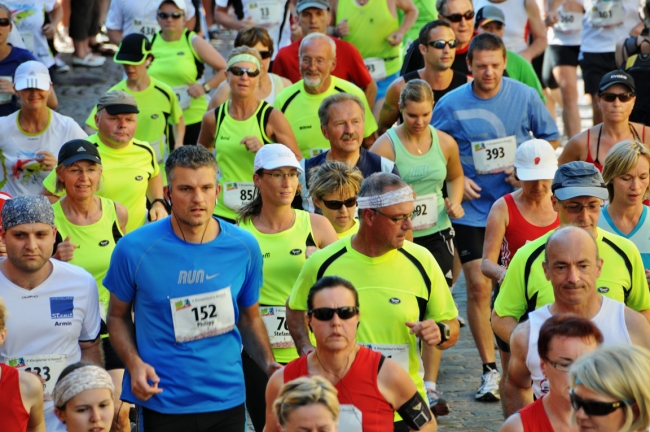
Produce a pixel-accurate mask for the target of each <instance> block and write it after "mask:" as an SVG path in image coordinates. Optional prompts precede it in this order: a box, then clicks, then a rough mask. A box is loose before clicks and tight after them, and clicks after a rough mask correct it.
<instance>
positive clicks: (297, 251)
mask: <svg viewBox="0 0 650 432" xmlns="http://www.w3.org/2000/svg"><path fill="white" fill-rule="evenodd" d="M289 253H290V254H291V255H300V254H301V253H302V249H293V250H291V252H289Z"/></svg>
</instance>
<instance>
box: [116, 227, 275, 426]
mask: <svg viewBox="0 0 650 432" xmlns="http://www.w3.org/2000/svg"><path fill="white" fill-rule="evenodd" d="M217 221H218V223H219V226H220V227H221V232H220V233H219V235H218V236H217V238H216V239H214V240H213V241H211V242H209V243H205V244H192V243H186V242H184V241H183V240H182V239H180V238H178V236H177V235H176V234H175V233H174V232H173V230H172V228H171V223H170V218H169V217H167V218H165V219H163V220H161V221H159V222H155V223H152V224H149V225H146V226H144V227H142V228H139V229H137V230H136V231H133V232H132V233H129V234H128V235H126V236H124V237H123V238H122V239H121V240H120V241H119V242H118V243H117V246H116V247H115V250H114V251H113V256H112V257H111V264H110V267H109V269H108V273H107V275H106V278H105V279H104V286H105V287H106V288H108V290H109V291H110V292H112V293H113V294H115V296H116V297H117V298H118V299H120V300H121V301H123V302H134V303H135V304H134V306H135V336H136V345H137V348H138V353H139V355H140V357H141V358H142V360H143V361H144V362H146V363H148V364H150V365H152V366H153V367H154V368H155V370H156V373H157V374H158V376H159V377H160V383H159V387H160V388H162V389H163V392H162V393H160V394H157V395H155V396H153V397H152V398H150V399H149V400H147V401H146V402H143V401H141V400H139V399H137V398H136V397H135V396H134V395H133V393H132V392H131V376H130V374H129V372H128V371H125V373H124V383H123V386H122V399H123V400H126V401H128V402H131V403H137V404H138V405H142V406H144V407H145V408H148V409H151V410H154V411H157V412H161V413H165V414H191V413H203V412H212V411H223V410H226V409H230V408H234V407H236V406H239V405H241V404H242V403H244V400H245V386H244V374H243V372H242V364H241V347H242V340H241V335H240V333H239V331H238V329H237V327H236V326H235V327H234V328H232V330H229V331H227V332H225V333H221V334H217V335H213V336H208V337H205V338H203V339H198V340H190V341H187V342H178V337H177V334H176V333H175V328H176V329H179V328H181V323H180V318H179V317H180V315H179V310H180V311H181V312H182V313H184V314H185V317H187V316H188V313H189V316H190V317H193V316H194V315H195V314H196V317H197V318H196V321H197V322H198V321H199V318H201V319H203V318H207V317H208V316H214V317H215V318H218V317H219V315H220V314H221V312H222V310H223V308H224V307H225V308H227V309H230V305H229V304H228V303H227V302H225V301H221V304H219V302H218V301H214V303H216V304H217V307H216V310H215V307H214V306H212V305H208V306H207V307H206V306H203V307H201V306H200V305H201V304H204V305H205V303H200V300H199V299H198V297H193V296H197V295H201V294H206V293H220V294H224V293H225V292H226V291H224V290H226V289H227V288H228V287H229V288H230V292H231V297H230V298H231V299H232V308H233V309H234V322H235V323H237V322H238V320H239V308H240V307H243V308H246V307H249V306H252V305H254V304H255V303H257V301H258V299H259V294H260V287H261V286H262V253H261V252H260V248H259V245H258V243H257V240H255V237H253V235H252V234H250V233H248V232H247V231H244V230H243V229H241V228H239V227H236V226H234V225H231V224H229V223H225V222H223V221H221V220H219V219H217ZM199 297H201V296H199ZM203 297H204V298H205V296H203ZM192 303H193V304H194V305H195V307H194V308H192V306H193V305H192ZM179 305H180V307H179ZM224 305H225V306H224ZM190 308H191V311H192V312H189V310H190ZM182 309H187V310H186V311H183V310H182ZM194 309H197V310H196V311H194ZM231 310H232V309H231ZM172 311H175V312H174V317H173V316H172V314H173V312H172ZM215 312H216V313H215ZM224 315H225V314H224ZM224 315H221V316H224ZM191 319H192V320H193V318H191ZM215 321H216V319H215ZM203 322H204V323H205V322H206V321H203ZM175 325H176V327H175Z"/></svg>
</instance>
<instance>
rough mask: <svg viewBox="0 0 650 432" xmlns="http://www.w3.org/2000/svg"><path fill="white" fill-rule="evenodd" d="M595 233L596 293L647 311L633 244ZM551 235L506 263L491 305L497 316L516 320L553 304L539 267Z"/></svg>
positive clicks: (642, 273) (648, 301)
mask: <svg viewBox="0 0 650 432" xmlns="http://www.w3.org/2000/svg"><path fill="white" fill-rule="evenodd" d="M596 231H597V233H598V237H597V238H596V244H597V245H598V254H599V255H600V257H601V258H602V259H603V268H602V271H601V273H600V277H599V278H598V279H597V280H596V286H597V288H596V289H597V291H598V292H599V293H601V294H603V295H605V296H607V297H609V298H612V299H614V300H617V301H620V302H624V303H625V304H626V305H627V306H628V307H630V308H632V309H634V310H636V311H642V310H648V309H650V293H649V292H648V282H647V281H646V278H645V271H644V268H643V261H642V259H641V254H640V253H639V251H638V250H637V248H636V246H634V243H632V242H631V241H630V240H628V239H625V238H623V237H620V236H617V235H616V234H612V233H609V232H607V231H605V230H603V229H600V228H596ZM553 232H555V230H553V231H550V232H548V233H546V234H545V235H543V236H542V237H540V238H538V239H537V240H535V241H532V242H530V243H528V244H526V245H524V246H523V247H521V248H520V249H519V250H518V251H517V253H516V254H515V256H514V257H513V258H512V261H510V265H509V266H508V271H507V272H506V277H505V278H504V279H503V283H502V284H501V289H500V291H499V295H498V296H497V298H496V301H495V303H494V310H495V312H496V313H497V314H498V315H499V316H500V317H504V316H510V317H514V318H516V319H518V320H519V319H520V318H521V317H523V316H524V315H526V316H527V314H528V312H532V311H534V310H536V309H539V308H541V307H542V306H544V305H547V304H550V303H553V302H554V301H555V295H554V293H553V286H552V285H551V282H550V281H549V280H547V279H546V276H544V269H543V268H542V261H543V260H544V259H545V257H546V254H545V253H544V248H545V245H546V239H547V238H548V237H549V236H550V235H551V234H552V233H553Z"/></svg>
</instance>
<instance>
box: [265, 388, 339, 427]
mask: <svg viewBox="0 0 650 432" xmlns="http://www.w3.org/2000/svg"><path fill="white" fill-rule="evenodd" d="M337 394H338V391H337V390H336V388H334V386H333V385H332V384H331V383H330V382H329V381H327V380H326V379H325V378H323V377H320V376H311V377H300V378H296V379H295V380H293V381H290V382H288V383H286V384H285V385H284V386H283V387H282V388H281V389H280V394H279V395H278V398H277V399H276V400H275V402H274V403H273V411H274V412H275V416H276V418H277V419H278V423H277V429H276V430H277V431H278V432H294V431H296V432H297V431H304V430H318V431H321V430H325V431H328V432H336V431H337V430H338V426H337V424H338V420H339V400H338V398H337ZM269 429H271V428H269Z"/></svg>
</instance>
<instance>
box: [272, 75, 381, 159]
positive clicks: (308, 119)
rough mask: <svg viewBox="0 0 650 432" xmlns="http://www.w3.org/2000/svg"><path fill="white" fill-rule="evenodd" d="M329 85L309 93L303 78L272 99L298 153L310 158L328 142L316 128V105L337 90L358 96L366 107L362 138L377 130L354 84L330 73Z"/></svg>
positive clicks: (361, 93) (362, 97) (317, 126)
mask: <svg viewBox="0 0 650 432" xmlns="http://www.w3.org/2000/svg"><path fill="white" fill-rule="evenodd" d="M330 78H331V82H330V86H329V87H328V89H327V90H325V91H324V92H323V93H321V94H317V95H314V94H309V93H307V92H306V91H305V86H304V84H303V80H300V81H298V82H297V83H295V84H293V85H291V86H289V87H287V88H285V89H284V90H282V93H280V94H279V95H278V96H277V97H276V98H275V101H274V102H273V106H274V107H276V108H277V109H279V110H280V111H282V112H283V113H284V116H285V117H286V118H287V120H288V121H289V124H290V125H291V129H292V130H293V134H294V135H295V137H296V141H298V147H300V152H301V153H302V157H304V158H310V157H312V156H316V155H317V154H320V153H323V152H324V151H326V150H329V148H330V143H329V141H328V140H327V139H325V137H324V136H323V133H322V132H321V130H320V119H319V118H318V107H320V104H321V102H323V99H325V98H326V97H328V96H331V95H333V94H337V93H351V94H353V95H355V96H358V97H359V99H361V101H362V102H363V105H364V107H365V109H366V113H365V117H366V118H365V125H364V138H366V137H369V136H370V135H372V134H373V133H374V132H375V131H376V130H377V123H376V122H375V117H374V116H373V115H372V110H371V109H370V107H369V106H368V101H367V100H366V95H365V94H364V93H363V91H362V90H361V89H360V88H359V87H357V86H355V85H354V84H352V83H350V82H348V81H345V80H342V79H341V78H337V77H335V76H331V77H330Z"/></svg>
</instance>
